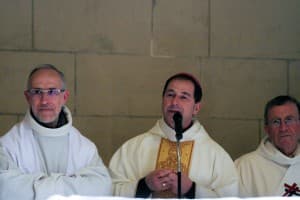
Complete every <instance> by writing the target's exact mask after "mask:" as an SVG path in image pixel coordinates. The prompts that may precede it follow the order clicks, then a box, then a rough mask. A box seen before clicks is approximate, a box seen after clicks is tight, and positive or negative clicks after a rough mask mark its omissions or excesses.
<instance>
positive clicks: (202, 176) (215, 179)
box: [109, 73, 238, 198]
mask: <svg viewBox="0 0 300 200" xmlns="http://www.w3.org/2000/svg"><path fill="white" fill-rule="evenodd" d="M201 97H202V89H201V86H200V84H199V82H198V80H197V79H196V78H195V77H193V76H192V75H190V74H186V73H179V74H175V75H174V76H172V77H170V78H169V79H168V80H167V81H166V83H165V86H164V89H163V93H162V113H163V118H162V119H160V120H158V121H157V123H156V124H155V126H154V127H153V128H152V129H150V130H149V131H148V132H146V133H143V134H141V135H138V136H136V137H134V138H132V139H130V140H129V141H127V142H126V143H124V144H123V145H122V146H121V147H120V148H119V149H118V150H117V151H116V153H115V154H114V155H113V157H112V159H111V161H110V165H109V168H110V170H111V175H112V179H113V185H114V195H116V196H125V197H139V198H147V197H152V198H164V197H167V198H174V197H178V184H177V183H178V179H177V178H178V177H181V195H182V196H180V197H184V198H204V197H226V196H237V194H238V177H237V173H236V171H235V166H234V163H233V161H232V160H231V158H230V156H229V155H228V154H227V153H226V152H225V151H224V150H223V148H221V146H219V145H218V144H217V143H216V142H214V141H213V140H212V139H211V138H210V137H209V135H208V134H207V133H206V131H205V129H204V127H203V126H202V125H201V124H200V122H199V121H198V120H196V119H193V117H194V116H195V115H196V114H197V113H198V112H199V110H200V107H201V106H200V101H201ZM175 113H180V114H181V115H182V128H183V133H182V139H181V141H180V149H181V151H180V152H181V155H182V156H181V166H182V169H181V172H182V173H181V176H177V171H176V170H177V169H178V168H177V158H176V152H177V151H176V150H177V148H176V147H177V145H176V144H177V142H176V141H177V138H176V134H175V130H174V129H175V122H174V120H173V117H174V114H175ZM178 174H180V173H178ZM179 180H180V179H179Z"/></svg>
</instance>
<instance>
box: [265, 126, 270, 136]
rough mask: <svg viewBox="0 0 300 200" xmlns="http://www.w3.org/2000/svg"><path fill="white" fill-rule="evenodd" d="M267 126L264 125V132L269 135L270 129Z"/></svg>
mask: <svg viewBox="0 0 300 200" xmlns="http://www.w3.org/2000/svg"><path fill="white" fill-rule="evenodd" d="M269 128H270V127H269V126H267V125H265V126H264V130H265V133H266V134H267V135H268V136H270V135H269V131H270V130H269Z"/></svg>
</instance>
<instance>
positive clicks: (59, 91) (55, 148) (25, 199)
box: [0, 64, 112, 200]
mask: <svg viewBox="0 0 300 200" xmlns="http://www.w3.org/2000/svg"><path fill="white" fill-rule="evenodd" d="M24 95H25V98H26V100H27V102H28V105H29V109H28V111H27V112H26V115H25V117H24V119H23V120H22V121H21V122H20V123H18V124H16V125H15V126H14V127H13V128H12V129H11V130H9V131H8V133H6V134H5V135H4V136H3V137H1V138H0V199H3V200H4V199H22V200H33V199H35V200H38V199H43V200H44V199H47V198H48V197H50V196H52V195H55V194H59V195H73V194H74V195H75V194H76V195H85V196H108V195H111V192H112V191H111V190H112V188H111V187H112V185H111V184H112V183H111V178H110V176H109V173H108V170H107V168H106V167H105V166H104V164H103V162H102V159H101V158H100V156H99V154H98V151H97V148H96V146H95V145H94V143H92V142H91V141H90V140H88V139H87V138H86V137H84V136H83V135H81V133H80V132H79V131H78V130H77V129H76V128H75V127H74V126H73V125H72V116H71V112H70V110H69V109H68V108H67V106H65V103H66V102H67V99H68V97H69V91H68V90H67V88H66V83H65V78H64V74H63V73H62V72H61V71H59V70H58V69H57V68H56V67H54V66H53V65H50V64H43V65H39V66H37V67H36V68H35V69H33V70H32V71H31V73H30V74H29V77H28V82H27V89H26V90H25V91H24Z"/></svg>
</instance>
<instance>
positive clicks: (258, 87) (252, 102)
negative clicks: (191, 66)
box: [201, 59, 287, 119]
mask: <svg viewBox="0 0 300 200" xmlns="http://www.w3.org/2000/svg"><path fill="white" fill-rule="evenodd" d="M201 66H202V68H201V76H202V81H203V85H204V100H203V110H202V112H204V113H205V114H206V115H208V116H212V117H222V118H241V119H262V117H263V109H264V106H265V104H266V102H267V101H268V100H269V99H271V98H273V97H274V96H277V95H279V94H286V93H287V63H286V62H284V61H279V60H247V59H245V60H242V59H209V60H203V63H202V65H201Z"/></svg>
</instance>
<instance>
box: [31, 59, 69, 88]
mask: <svg viewBox="0 0 300 200" xmlns="http://www.w3.org/2000/svg"><path fill="white" fill-rule="evenodd" d="M42 69H51V70H54V71H56V72H57V73H58V75H59V77H60V79H61V82H62V88H61V89H66V79H65V75H64V73H63V72H62V71H60V70H59V69H57V68H56V67H55V66H54V65H51V64H40V65H37V66H36V67H35V68H33V70H31V72H30V74H29V76H28V79H27V89H28V90H29V89H31V78H32V76H33V74H34V73H35V72H37V71H39V70H42Z"/></svg>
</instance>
